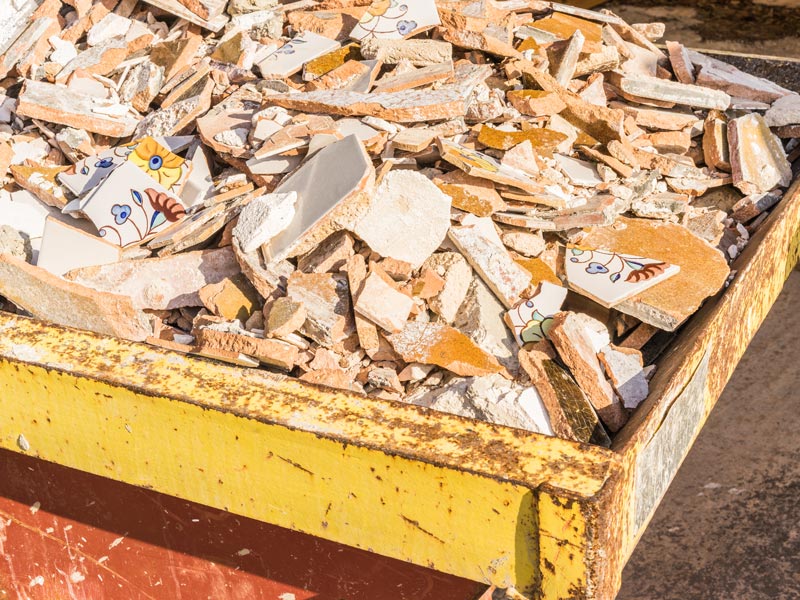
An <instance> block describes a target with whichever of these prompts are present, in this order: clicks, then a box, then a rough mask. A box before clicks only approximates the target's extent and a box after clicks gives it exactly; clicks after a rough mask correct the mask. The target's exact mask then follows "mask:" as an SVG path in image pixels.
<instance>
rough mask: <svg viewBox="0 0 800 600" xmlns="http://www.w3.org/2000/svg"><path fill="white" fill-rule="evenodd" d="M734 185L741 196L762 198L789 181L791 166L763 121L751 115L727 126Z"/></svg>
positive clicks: (759, 116) (790, 178)
mask: <svg viewBox="0 0 800 600" xmlns="http://www.w3.org/2000/svg"><path fill="white" fill-rule="evenodd" d="M728 144H729V146H730V161H731V172H732V174H733V185H735V186H736V187H737V188H738V189H739V190H740V191H741V192H742V193H743V194H748V195H750V194H764V193H766V192H769V191H770V190H772V189H773V188H775V187H777V186H781V187H786V186H788V185H789V184H790V183H791V181H792V165H791V164H790V163H789V161H788V160H787V159H786V153H785V152H784V150H783V146H782V145H781V143H780V141H779V140H778V138H776V137H775V136H774V135H773V133H772V132H771V131H770V129H769V127H768V126H767V123H766V121H765V120H764V117H762V116H761V115H759V114H757V113H751V114H749V115H745V116H744V117H739V118H738V119H731V120H730V121H729V122H728Z"/></svg>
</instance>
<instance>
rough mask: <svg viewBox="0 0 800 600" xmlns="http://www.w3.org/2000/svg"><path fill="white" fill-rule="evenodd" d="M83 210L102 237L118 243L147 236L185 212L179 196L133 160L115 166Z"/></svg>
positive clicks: (89, 197) (83, 205)
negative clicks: (164, 186)
mask: <svg viewBox="0 0 800 600" xmlns="http://www.w3.org/2000/svg"><path fill="white" fill-rule="evenodd" d="M80 210H81V212H83V214H85V215H86V216H87V217H88V218H89V219H90V220H91V221H92V222H93V223H94V225H95V227H97V231H98V232H99V234H100V237H103V238H105V239H106V240H107V241H109V242H111V243H114V244H118V245H119V246H128V245H130V244H134V243H138V242H141V241H143V240H146V239H148V238H150V237H152V236H153V235H155V234H156V233H158V232H160V231H162V230H164V229H166V228H167V227H168V226H170V225H171V224H172V223H175V222H177V221H179V220H181V219H182V218H183V217H184V216H185V215H186V209H185V208H184V206H183V204H181V201H180V200H179V199H178V197H177V196H175V195H174V194H172V193H171V192H169V191H167V190H166V189H165V188H163V187H162V186H161V185H159V184H158V182H157V181H155V180H154V179H153V178H151V177H149V176H148V175H147V174H146V173H145V172H144V171H142V170H141V169H140V168H139V167H137V166H136V165H134V164H133V163H132V162H130V161H125V162H124V163H123V164H122V165H120V166H119V167H117V168H116V169H114V171H113V172H112V173H111V175H109V176H108V177H107V178H106V179H105V180H104V181H103V183H102V184H101V185H100V186H98V187H97V188H95V190H94V191H93V192H92V193H91V194H90V195H89V196H88V197H87V198H86V199H85V200H83V201H82V202H81V205H80Z"/></svg>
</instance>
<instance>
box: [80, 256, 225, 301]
mask: <svg viewBox="0 0 800 600" xmlns="http://www.w3.org/2000/svg"><path fill="white" fill-rule="evenodd" d="M238 272H239V266H238V264H237V263H236V259H235V258H234V255H233V252H232V251H231V249H230V248H221V249H218V250H202V251H197V252H185V253H183V254H176V255H175V256H170V257H168V258H148V259H141V260H128V261H122V262H118V263H112V264H108V265H100V266H93V267H83V268H80V269H75V270H73V271H70V272H69V273H67V274H66V275H65V276H64V277H65V279H68V280H70V281H74V282H75V283H78V284H80V285H83V286H86V287H89V288H92V289H95V290H98V291H99V292H103V293H111V294H119V295H123V296H128V297H129V298H130V299H131V302H132V303H133V306H135V307H137V308H149V309H157V310H170V309H174V308H181V307H186V306H202V305H203V303H202V301H201V299H200V296H199V293H198V292H199V290H200V289H201V288H202V287H204V286H206V285H209V284H212V283H218V282H220V281H223V280H224V279H226V278H228V277H233V276H235V275H236V274H237V273H238Z"/></svg>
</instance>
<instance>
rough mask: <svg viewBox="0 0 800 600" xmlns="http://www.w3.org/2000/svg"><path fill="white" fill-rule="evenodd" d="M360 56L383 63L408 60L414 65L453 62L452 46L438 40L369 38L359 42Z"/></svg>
mask: <svg viewBox="0 0 800 600" xmlns="http://www.w3.org/2000/svg"><path fill="white" fill-rule="evenodd" d="M361 56H363V57H364V58H365V59H367V60H379V61H381V62H382V63H383V64H385V65H396V64H398V63H399V62H400V61H408V62H409V63H411V64H412V65H414V66H415V67H425V66H428V65H433V64H437V63H452V62H453V46H452V45H451V44H449V43H448V42H441V41H438V40H419V39H414V40H387V39H381V38H376V37H373V38H370V39H368V40H364V41H363V42H362V43H361Z"/></svg>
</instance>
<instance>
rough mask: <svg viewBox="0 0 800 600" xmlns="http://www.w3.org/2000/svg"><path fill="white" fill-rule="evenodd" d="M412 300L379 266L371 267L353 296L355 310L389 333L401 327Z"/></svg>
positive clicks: (411, 305)
mask: <svg viewBox="0 0 800 600" xmlns="http://www.w3.org/2000/svg"><path fill="white" fill-rule="evenodd" d="M413 305H414V301H413V300H412V299H411V298H410V297H409V296H407V295H406V294H404V293H403V292H401V291H399V290H398V289H397V284H395V282H394V281H393V280H392V278H391V277H389V276H388V275H387V274H386V273H385V272H384V271H383V269H381V268H380V267H377V266H375V267H373V268H372V269H371V272H370V274H369V275H368V276H367V278H366V279H365V280H364V283H363V284H362V285H361V288H360V290H359V291H358V293H357V294H356V296H355V304H354V308H355V311H356V312H357V313H358V314H360V315H362V316H364V317H366V318H368V319H369V320H370V321H372V322H373V323H375V324H376V325H379V326H380V327H382V328H383V329H385V330H386V331H388V332H390V333H397V332H398V331H401V330H402V329H403V326H404V325H405V324H406V321H407V320H408V316H409V314H410V313H411V308H412V307H413Z"/></svg>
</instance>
